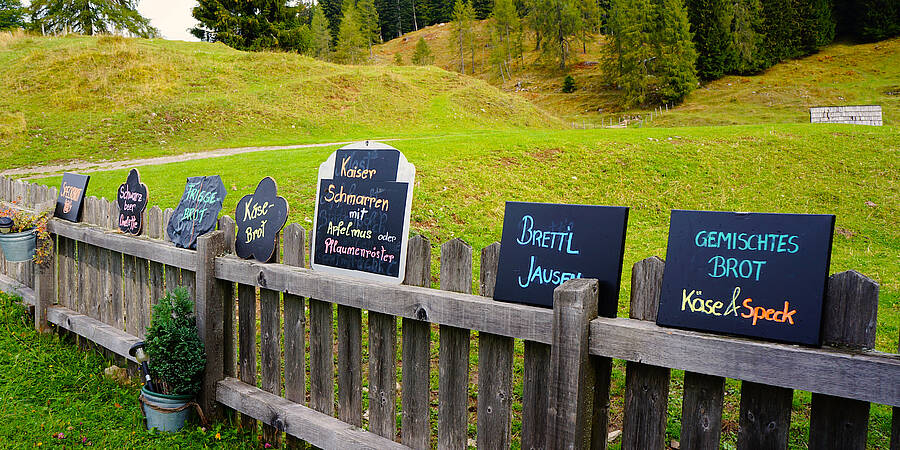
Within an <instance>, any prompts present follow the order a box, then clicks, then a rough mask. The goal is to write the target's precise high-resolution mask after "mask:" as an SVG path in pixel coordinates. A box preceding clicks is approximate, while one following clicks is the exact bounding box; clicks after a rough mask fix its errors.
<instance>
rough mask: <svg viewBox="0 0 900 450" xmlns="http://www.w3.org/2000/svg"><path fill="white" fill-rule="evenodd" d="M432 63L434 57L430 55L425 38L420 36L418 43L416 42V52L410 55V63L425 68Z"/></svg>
mask: <svg viewBox="0 0 900 450" xmlns="http://www.w3.org/2000/svg"><path fill="white" fill-rule="evenodd" d="M398 55H399V53H398ZM433 62H434V55H432V53H431V48H429V47H428V43H427V42H425V38H424V37H421V36H420V37H419V42H416V51H415V52H413V55H412V63H413V64H415V65H417V66H427V65H429V64H431V63H433Z"/></svg>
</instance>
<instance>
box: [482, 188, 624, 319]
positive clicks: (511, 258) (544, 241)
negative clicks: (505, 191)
mask: <svg viewBox="0 0 900 450" xmlns="http://www.w3.org/2000/svg"><path fill="white" fill-rule="evenodd" d="M627 224H628V208H626V207H621V206H590V205H561V204H552V203H526V202H506V212H505V214H504V216H503V236H502V238H501V239H500V262H499V267H498V269H497V284H496V286H495V288H494V298H495V299H497V300H504V301H509V302H515V303H525V304H530V305H537V306H545V307H553V290H554V289H555V288H556V287H557V286H559V285H560V284H562V283H564V282H565V281H566V280H570V279H572V278H596V279H597V280H598V281H599V283H600V292H599V297H600V298H601V299H604V300H606V301H605V302H603V303H602V304H600V305H599V309H598V311H599V314H600V315H602V316H608V317H615V315H616V309H617V307H618V297H619V282H620V280H621V277H622V256H623V254H624V251H625V229H626V226H627Z"/></svg>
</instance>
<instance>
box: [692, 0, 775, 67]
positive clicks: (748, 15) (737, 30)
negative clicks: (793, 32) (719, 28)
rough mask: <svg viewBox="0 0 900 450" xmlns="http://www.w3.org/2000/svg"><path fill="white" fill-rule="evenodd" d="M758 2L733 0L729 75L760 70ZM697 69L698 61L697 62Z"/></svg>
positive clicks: (760, 45)
mask: <svg viewBox="0 0 900 450" xmlns="http://www.w3.org/2000/svg"><path fill="white" fill-rule="evenodd" d="M759 8H760V5H759V0H735V2H734V4H733V6H732V13H731V27H730V33H731V65H730V67H729V69H728V71H729V72H731V73H736V74H740V75H745V74H752V73H756V72H758V71H759V70H761V68H762V64H763V63H762V61H761V55H760V51H761V49H762V38H763V35H762V34H761V22H762V20H761V19H760V16H759ZM698 68H699V61H698Z"/></svg>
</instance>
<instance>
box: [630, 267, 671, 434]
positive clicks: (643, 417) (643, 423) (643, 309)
mask: <svg viewBox="0 0 900 450" xmlns="http://www.w3.org/2000/svg"><path fill="white" fill-rule="evenodd" d="M664 268H665V263H664V262H663V261H662V260H661V259H659V258H658V257H656V256H652V257H650V258H647V259H644V260H642V261H638V262H636V263H635V264H634V266H633V267H632V269H631V311H630V314H629V315H630V316H631V318H632V319H639V320H649V321H655V320H656V309H657V306H658V305H659V292H660V290H661V288H662V276H663V269H664ZM668 399H669V369H668V368H667V367H656V366H650V365H647V364H642V363H639V362H631V361H629V362H628V364H627V367H626V372H625V420H624V422H623V425H622V448H640V449H653V450H658V449H661V448H665V446H666V412H667V408H666V405H667V402H668Z"/></svg>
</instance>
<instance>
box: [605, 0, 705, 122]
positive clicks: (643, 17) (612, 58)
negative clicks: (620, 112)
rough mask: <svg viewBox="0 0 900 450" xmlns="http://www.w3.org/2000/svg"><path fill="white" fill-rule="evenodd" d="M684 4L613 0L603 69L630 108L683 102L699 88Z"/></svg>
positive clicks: (665, 0) (666, 0)
mask: <svg viewBox="0 0 900 450" xmlns="http://www.w3.org/2000/svg"><path fill="white" fill-rule="evenodd" d="M689 27H690V25H689V23H688V19H687V11H686V9H685V7H684V3H683V1H682V0H659V3H651V2H650V0H613V2H612V5H611V9H610V15H609V29H610V39H609V41H608V43H607V58H606V59H605V60H604V66H605V69H606V71H607V73H608V74H609V76H610V81H611V82H613V83H615V84H616V85H618V86H620V87H622V88H623V89H624V91H625V102H626V104H628V105H629V106H633V105H638V104H643V103H653V102H659V103H662V102H679V101H681V100H682V99H684V97H685V96H686V95H687V94H688V93H690V92H691V90H693V89H694V88H695V87H696V85H697V74H696V70H695V68H694V64H695V63H696V58H697V54H696V51H695V50H694V47H693V42H692V40H691V34H690V29H689Z"/></svg>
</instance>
